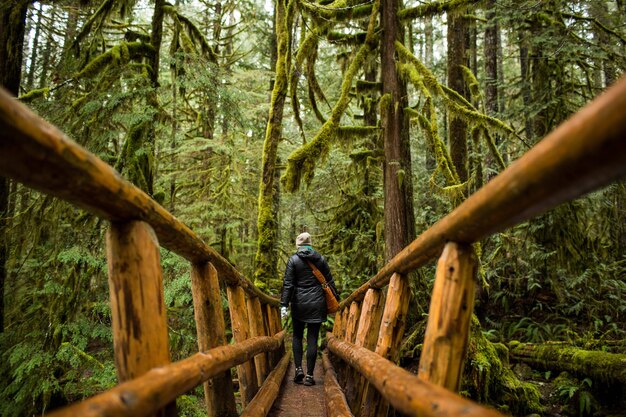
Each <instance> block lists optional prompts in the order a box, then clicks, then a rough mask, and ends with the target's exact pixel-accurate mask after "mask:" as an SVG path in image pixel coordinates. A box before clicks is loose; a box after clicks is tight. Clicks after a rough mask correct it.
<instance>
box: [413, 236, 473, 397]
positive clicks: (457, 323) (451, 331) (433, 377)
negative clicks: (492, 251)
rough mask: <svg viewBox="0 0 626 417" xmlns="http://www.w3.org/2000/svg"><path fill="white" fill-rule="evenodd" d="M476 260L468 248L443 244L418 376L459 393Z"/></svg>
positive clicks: (467, 246)
mask: <svg viewBox="0 0 626 417" xmlns="http://www.w3.org/2000/svg"><path fill="white" fill-rule="evenodd" d="M475 288H476V257H475V255H474V251H473V250H472V247H471V245H465V244H458V243H454V242H450V243H448V244H446V246H445V247H444V249H443V253H442V254H441V257H440V258H439V262H438V263H437V273H436V276H435V284H434V286H433V293H432V296H431V300H430V309H429V310H428V324H427V325H426V335H425V336H424V347H423V348H422V355H421V357H420V363H419V372H418V376H419V377H420V378H421V379H424V380H426V381H430V382H432V383H433V384H435V385H439V386H442V387H444V388H447V389H449V390H450V391H458V389H459V384H460V382H461V372H462V371H463V362H464V360H465V354H466V352H467V344H468V341H469V330H470V319H471V317H472V311H473V310H474V291H475Z"/></svg>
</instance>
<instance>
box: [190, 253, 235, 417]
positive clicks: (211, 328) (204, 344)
mask: <svg viewBox="0 0 626 417" xmlns="http://www.w3.org/2000/svg"><path fill="white" fill-rule="evenodd" d="M191 293H192V296H193V308H194V316H195V319H196V333H197V337H198V350H199V351H200V352H206V351H207V350H209V349H212V348H214V347H218V346H225V345H228V341H227V340H226V326H225V324H224V312H223V311H222V299H221V297H220V285H219V281H218V276H217V271H216V269H215V267H213V265H212V264H210V263H208V262H204V263H200V264H194V265H192V269H191ZM204 398H205V401H206V406H207V410H208V414H207V415H208V417H233V416H236V415H237V405H236V403H235V394H234V392H233V381H232V378H231V374H230V370H228V371H226V372H224V373H223V374H222V375H220V376H218V377H215V378H213V379H210V380H209V381H207V382H205V383H204Z"/></svg>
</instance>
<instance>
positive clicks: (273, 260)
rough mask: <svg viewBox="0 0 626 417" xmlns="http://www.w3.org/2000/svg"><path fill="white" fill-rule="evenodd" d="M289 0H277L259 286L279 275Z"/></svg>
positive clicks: (261, 194)
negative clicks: (278, 202) (279, 165)
mask: <svg viewBox="0 0 626 417" xmlns="http://www.w3.org/2000/svg"><path fill="white" fill-rule="evenodd" d="M288 2H289V0H276V3H275V10H276V12H275V27H276V40H277V46H278V49H277V55H276V76H275V80H274V87H273V90H272V97H271V100H270V112H269V118H268V121H267V128H266V130H265V141H264V143H263V161H262V167H261V181H260V183H259V202H258V211H259V212H258V218H257V228H258V241H257V253H256V257H255V271H254V283H255V285H257V286H258V287H259V288H262V289H263V288H266V287H267V285H268V283H269V280H270V279H272V278H276V276H277V253H276V241H277V230H278V222H277V218H276V213H275V210H274V207H275V202H274V198H275V194H276V185H275V182H276V179H277V175H276V169H277V168H276V161H277V156H278V144H279V142H280V138H281V135H282V121H283V110H284V107H285V98H286V96H287V85H288V84H287V82H288V74H287V67H288V62H287V56H288V49H289V39H290V33H291V19H292V18H291V17H289V16H288V8H289V3H288Z"/></svg>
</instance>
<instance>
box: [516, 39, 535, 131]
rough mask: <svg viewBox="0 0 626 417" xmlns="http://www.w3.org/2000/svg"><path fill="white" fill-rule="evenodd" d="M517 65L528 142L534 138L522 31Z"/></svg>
mask: <svg viewBox="0 0 626 417" xmlns="http://www.w3.org/2000/svg"><path fill="white" fill-rule="evenodd" d="M518 36H519V64H520V74H521V77H522V102H523V103H524V110H523V112H524V132H525V133H526V137H527V138H528V139H529V140H532V139H533V137H534V132H533V127H532V126H533V125H532V120H531V118H530V111H529V109H530V105H531V90H530V76H529V74H530V63H529V57H528V40H527V36H528V33H527V32H526V31H524V30H520V32H519V35H518Z"/></svg>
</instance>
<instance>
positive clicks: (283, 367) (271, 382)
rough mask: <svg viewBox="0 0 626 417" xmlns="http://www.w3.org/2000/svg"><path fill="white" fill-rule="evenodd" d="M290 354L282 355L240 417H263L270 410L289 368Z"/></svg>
mask: <svg viewBox="0 0 626 417" xmlns="http://www.w3.org/2000/svg"><path fill="white" fill-rule="evenodd" d="M290 359H291V352H289V353H286V354H285V355H283V357H282V359H281V360H280V362H278V365H277V366H276V367H275V368H274V369H273V370H272V372H270V374H269V375H268V376H267V379H266V380H265V382H264V383H263V385H262V386H261V388H260V389H259V392H258V393H257V394H256V395H255V396H254V399H253V400H252V401H251V402H250V404H248V406H247V407H246V408H245V410H243V413H242V414H241V417H265V416H267V414H268V413H269V411H270V410H271V409H272V405H273V404H274V401H275V400H276V397H277V396H278V393H279V392H280V386H281V384H282V382H283V378H284V377H285V372H287V368H288V367H289V362H290Z"/></svg>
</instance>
